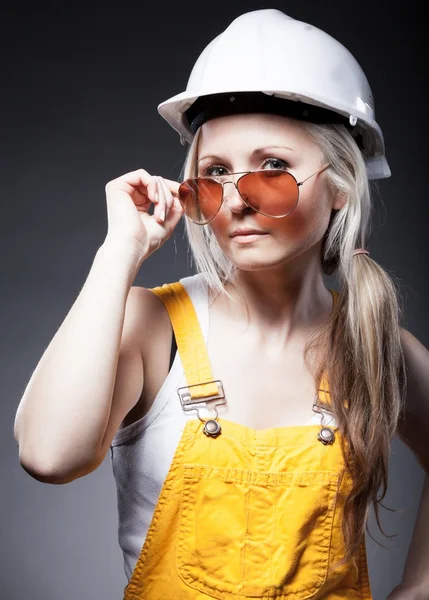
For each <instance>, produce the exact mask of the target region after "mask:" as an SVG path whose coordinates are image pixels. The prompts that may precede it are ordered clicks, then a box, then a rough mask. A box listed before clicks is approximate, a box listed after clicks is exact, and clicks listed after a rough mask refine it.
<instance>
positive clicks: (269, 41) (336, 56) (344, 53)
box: [158, 9, 391, 179]
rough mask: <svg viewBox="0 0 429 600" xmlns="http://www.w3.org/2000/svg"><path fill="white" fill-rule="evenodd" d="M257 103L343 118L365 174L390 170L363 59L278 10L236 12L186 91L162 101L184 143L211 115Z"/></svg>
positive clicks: (314, 117)
mask: <svg viewBox="0 0 429 600" xmlns="http://www.w3.org/2000/svg"><path fill="white" fill-rule="evenodd" d="M197 101H198V102H197ZM188 109H190V110H188ZM258 110H260V111H261V112H265V111H268V112H275V113H277V114H285V115H290V116H294V117H295V118H301V119H305V120H309V121H315V122H332V121H335V122H342V123H344V124H345V125H346V127H347V128H348V129H349V131H350V132H351V134H352V135H353V137H354V138H355V140H356V142H357V144H358V145H359V147H360V148H361V151H362V152H363V155H364V157H365V160H366V166H367V173H368V178H369V179H383V178H385V177H389V176H390V174H391V173H390V169H389V165H388V164H387V161H386V158H385V147H384V138H383V134H382V131H381V129H380V127H379V126H378V124H377V123H376V121H375V118H374V99H373V96H372V93H371V88H370V86H369V83H368V80H367V78H366V77H365V74H364V72H363V70H362V68H361V67H360V65H359V63H358V62H357V61H356V59H355V58H354V57H353V55H352V54H351V53H350V52H349V51H348V50H347V48H345V47H344V46H343V45H342V44H341V43H340V42H338V41H337V40H336V39H334V38H333V37H332V36H330V35H329V34H327V33H325V32H324V31H322V30H321V29H318V28H317V27H314V26H313V25H309V24H308V23H304V22H302V21H297V20H296V19H293V18H292V17H289V16H288V15H285V14H284V13H283V12H281V11H280V10H277V9H263V10H255V11H251V12H247V13H245V14H243V15H241V16H239V17H237V18H236V19H234V21H232V23H231V24H230V25H229V26H228V27H227V28H226V29H225V31H223V32H222V33H221V34H219V35H218V36H217V37H215V38H214V39H213V40H212V41H211V42H210V43H209V44H208V46H207V47H206V48H205V49H204V50H203V51H202V53H201V54H200V56H199V57H198V59H197V61H196V63H195V65H194V67H193V69H192V72H191V74H190V77H189V80H188V84H187V86H186V91H184V92H181V93H180V94H177V95H175V96H173V97H172V98H169V99H168V100H165V101H164V102H161V104H159V105H158V112H159V114H160V115H161V116H162V117H163V118H164V119H165V120H166V121H167V123H169V125H171V127H173V129H175V130H176V131H177V132H178V133H179V134H180V141H181V143H182V144H184V143H186V142H191V141H192V139H193V137H194V134H195V131H196V130H197V129H198V127H199V126H200V125H201V124H202V123H203V122H204V121H206V120H208V119H209V118H213V117H215V116H220V115H222V114H223V115H225V114H232V113H234V112H236V113H237V112H257V111H258ZM186 111H188V112H186Z"/></svg>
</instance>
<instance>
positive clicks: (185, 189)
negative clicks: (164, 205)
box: [179, 177, 222, 224]
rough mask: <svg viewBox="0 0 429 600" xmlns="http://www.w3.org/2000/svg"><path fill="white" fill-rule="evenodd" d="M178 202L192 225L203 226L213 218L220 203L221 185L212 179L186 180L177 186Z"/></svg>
mask: <svg viewBox="0 0 429 600" xmlns="http://www.w3.org/2000/svg"><path fill="white" fill-rule="evenodd" d="M179 200H180V203H181V205H182V207H183V211H184V213H185V215H187V216H188V217H189V218H190V219H191V221H194V223H199V224H204V223H207V222H208V221H211V219H212V218H213V217H214V216H215V214H216V213H217V211H218V210H219V207H220V204H221V201H222V185H221V184H220V183H218V182H217V181H213V180H212V179H205V178H203V177H201V178H194V179H187V180H186V181H184V182H183V183H182V184H181V185H180V186H179Z"/></svg>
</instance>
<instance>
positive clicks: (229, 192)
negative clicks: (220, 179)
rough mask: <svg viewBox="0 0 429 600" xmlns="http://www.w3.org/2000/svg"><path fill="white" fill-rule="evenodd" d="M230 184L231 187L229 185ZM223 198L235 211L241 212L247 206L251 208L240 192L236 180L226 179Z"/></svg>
mask: <svg viewBox="0 0 429 600" xmlns="http://www.w3.org/2000/svg"><path fill="white" fill-rule="evenodd" d="M228 184H229V187H227V185H228ZM223 199H224V203H225V204H227V205H228V207H229V209H230V210H231V211H232V212H234V213H239V212H241V211H243V210H245V209H246V208H249V207H248V206H247V204H246V203H245V202H244V200H243V198H242V197H241V196H240V192H239V191H238V189H237V186H236V183H235V182H234V181H226V182H225V183H224V184H223Z"/></svg>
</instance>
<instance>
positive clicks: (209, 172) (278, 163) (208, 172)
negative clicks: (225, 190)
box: [201, 158, 290, 177]
mask: <svg viewBox="0 0 429 600" xmlns="http://www.w3.org/2000/svg"><path fill="white" fill-rule="evenodd" d="M273 163H274V164H273ZM266 164H273V168H274V169H289V168H290V165H289V163H288V162H287V161H285V160H283V159H281V158H267V159H266V160H264V162H263V163H262V167H263V166H265V165H266ZM216 170H221V171H222V170H223V171H224V172H223V173H215V172H214V171H216ZM226 171H227V169H226V168H225V167H222V166H220V165H210V166H208V167H205V168H204V169H203V172H202V173H201V176H202V177H210V176H211V177H221V176H225V175H226Z"/></svg>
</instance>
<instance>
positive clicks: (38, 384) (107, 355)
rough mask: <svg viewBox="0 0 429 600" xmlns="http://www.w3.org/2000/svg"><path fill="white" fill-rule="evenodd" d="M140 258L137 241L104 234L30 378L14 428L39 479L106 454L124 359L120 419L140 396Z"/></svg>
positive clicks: (70, 471) (81, 468)
mask: <svg viewBox="0 0 429 600" xmlns="http://www.w3.org/2000/svg"><path fill="white" fill-rule="evenodd" d="M139 262H140V261H139V252H138V251H137V249H134V248H133V247H132V244H131V243H130V245H129V247H126V246H125V244H121V245H116V244H115V243H111V242H109V241H106V242H105V243H104V244H103V245H102V246H101V247H100V248H99V250H98V251H97V253H96V256H95V259H94V261H93V265H92V268H91V270H90V272H89V275H88V277H87V280H86V282H85V284H84V286H83V288H82V290H81V292H80V294H79V296H78V297H77V299H76V301H75V303H74V304H73V306H72V308H71V309H70V311H69V313H68V314H67V316H66V318H65V320H64V321H63V323H62V325H61V326H60V328H59V329H58V331H57V332H56V334H55V336H54V337H53V339H52V341H51V342H50V344H49V346H48V347H47V348H46V350H45V352H44V354H43V355H42V358H41V359H40V361H39V363H38V365H37V367H36V369H35V370H34V372H33V374H32V376H31V379H30V381H29V382H28V384H27V387H26V389H25V392H24V395H23V397H22V399H21V402H20V404H19V406H18V410H17V414H16V418H15V428H14V435H15V439H16V441H17V443H18V446H19V460H20V463H21V465H22V466H23V468H24V469H25V470H26V471H27V472H28V473H29V474H30V475H32V476H33V477H35V478H36V479H40V480H41V481H46V482H51V483H66V482H67V481H72V480H73V479H76V478H77V477H80V476H82V475H85V474H86V473H87V472H91V471H92V470H94V468H96V467H97V466H98V464H99V463H100V462H101V461H102V460H103V457H104V455H105V452H106V451H107V449H108V447H107V448H106V447H105V445H103V444H102V441H103V437H104V433H105V431H106V427H107V424H108V422H109V417H110V412H111V408H112V406H111V404H112V396H113V389H114V384H115V379H116V376H117V374H118V373H117V367H118V366H119V364H118V363H119V361H120V363H121V368H126V369H127V371H128V378H127V383H126V386H123V387H122V390H121V391H122V395H121V398H117V399H116V403H118V402H120V406H116V407H115V416H116V419H118V418H120V417H122V418H123V417H124V416H125V415H126V414H127V413H128V412H129V410H131V408H132V407H133V406H134V405H135V403H136V402H137V400H138V399H139V397H140V394H141V391H142V388H143V363H142V360H141V347H140V345H139V343H140V342H141V340H139V339H137V338H138V336H139V334H140V332H141V328H140V327H138V326H137V324H136V323H135V317H134V315H136V314H137V306H136V303H137V294H136V292H138V288H131V285H132V282H133V281H134V278H135V275H136V273H137V271H138V268H139ZM148 293H151V292H148ZM140 313H141V311H140ZM119 424H120V421H119V423H118V424H117V425H118V426H119Z"/></svg>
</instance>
